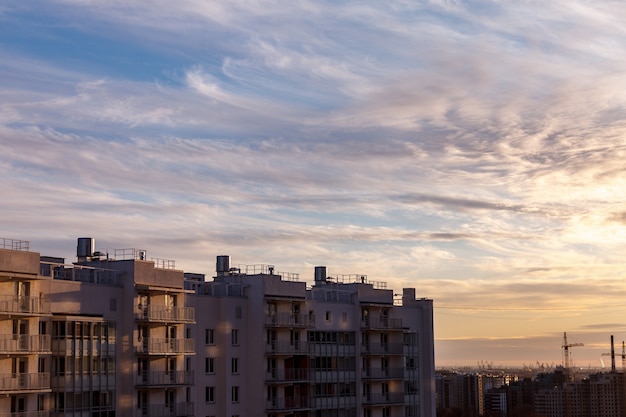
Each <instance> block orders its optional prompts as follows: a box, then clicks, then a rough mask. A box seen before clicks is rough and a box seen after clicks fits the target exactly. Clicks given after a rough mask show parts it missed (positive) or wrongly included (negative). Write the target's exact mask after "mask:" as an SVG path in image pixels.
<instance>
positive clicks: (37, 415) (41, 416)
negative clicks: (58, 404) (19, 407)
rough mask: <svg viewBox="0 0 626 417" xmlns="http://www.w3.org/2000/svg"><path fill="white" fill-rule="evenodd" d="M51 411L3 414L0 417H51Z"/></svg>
mask: <svg viewBox="0 0 626 417" xmlns="http://www.w3.org/2000/svg"><path fill="white" fill-rule="evenodd" d="M49 413H50V412H49V411H16V412H14V413H1V412H0V417H50V415H49Z"/></svg>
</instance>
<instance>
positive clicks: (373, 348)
mask: <svg viewBox="0 0 626 417" xmlns="http://www.w3.org/2000/svg"><path fill="white" fill-rule="evenodd" d="M361 352H362V353H363V354H365V355H399V354H402V353H404V347H403V345H402V343H383V344H379V343H371V344H369V345H361Z"/></svg>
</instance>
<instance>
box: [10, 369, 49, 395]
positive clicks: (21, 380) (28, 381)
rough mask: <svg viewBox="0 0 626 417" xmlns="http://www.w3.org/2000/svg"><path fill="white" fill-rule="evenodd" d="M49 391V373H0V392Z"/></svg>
mask: <svg viewBox="0 0 626 417" xmlns="http://www.w3.org/2000/svg"><path fill="white" fill-rule="evenodd" d="M27 391H50V374H49V373H47V372H40V373H36V374H19V373H16V374H0V394H12V393H22V392H27Z"/></svg>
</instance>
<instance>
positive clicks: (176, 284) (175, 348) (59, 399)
mask: <svg viewBox="0 0 626 417" xmlns="http://www.w3.org/2000/svg"><path fill="white" fill-rule="evenodd" d="M0 294H2V296H1V297H2V298H1V299H0V353H2V354H3V355H2V356H1V357H0V374H2V375H1V376H0V391H3V392H1V393H2V394H5V395H4V396H2V397H0V410H1V411H0V417H4V416H11V417H17V416H20V417H42V416H55V417H56V416H59V417H61V416H90V417H111V416H136V417H143V416H151V417H160V416H163V417H165V416H167V417H170V416H171V417H187V416H189V417H191V416H198V417H203V416H228V417H231V416H246V417H247V416H251V417H255V416H272V417H279V416H281V417H283V416H284V417H287V416H290V417H296V416H299V417H322V416H324V417H326V416H328V417H357V416H358V417H360V416H364V417H401V416H421V417H433V416H434V415H435V398H434V397H435V396H434V393H435V387H434V349H433V316H432V301H431V300H427V299H417V298H416V297H415V290H414V289H404V290H403V293H402V295H401V296H394V294H393V291H392V290H390V289H386V288H385V284H384V283H381V282H372V281H369V280H368V279H367V276H365V275H342V276H339V275H336V276H330V275H328V274H326V268H325V267H317V268H316V269H315V274H314V285H313V286H311V287H307V284H306V283H305V282H300V281H299V277H298V276H297V275H296V274H291V273H280V272H277V271H275V270H274V267H273V266H271V265H253V266H244V267H231V266H230V259H229V257H227V256H219V257H217V262H216V275H215V277H214V278H213V279H212V280H205V278H204V275H203V274H185V273H184V272H183V271H181V270H178V269H176V268H175V263H174V261H171V260H167V259H155V258H150V259H148V258H147V253H146V251H145V250H142V249H120V250H110V251H107V252H98V251H96V250H95V241H94V239H91V238H80V239H79V240H78V245H77V262H75V263H72V264H66V263H65V260H64V259H61V258H52V257H42V256H40V255H39V254H38V253H35V252H31V251H30V248H29V243H28V242H25V241H20V240H11V239H0ZM400 297H401V298H400ZM5 411H6V412H5Z"/></svg>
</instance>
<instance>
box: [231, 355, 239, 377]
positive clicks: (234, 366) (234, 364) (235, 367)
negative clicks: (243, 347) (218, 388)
mask: <svg viewBox="0 0 626 417" xmlns="http://www.w3.org/2000/svg"><path fill="white" fill-rule="evenodd" d="M230 371H231V373H233V374H238V373H239V358H232V359H231V360H230Z"/></svg>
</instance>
